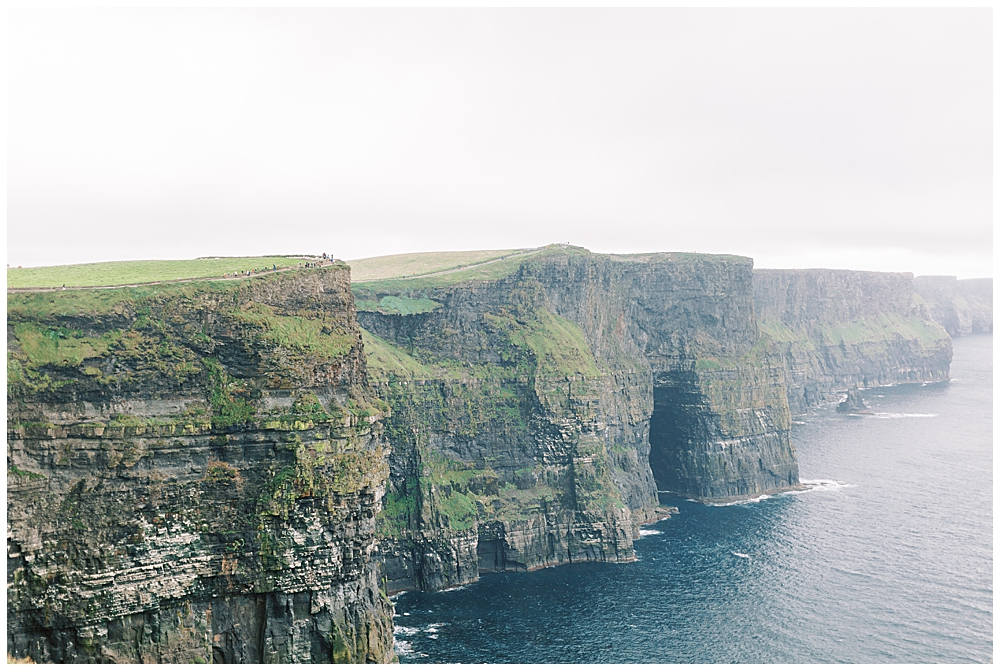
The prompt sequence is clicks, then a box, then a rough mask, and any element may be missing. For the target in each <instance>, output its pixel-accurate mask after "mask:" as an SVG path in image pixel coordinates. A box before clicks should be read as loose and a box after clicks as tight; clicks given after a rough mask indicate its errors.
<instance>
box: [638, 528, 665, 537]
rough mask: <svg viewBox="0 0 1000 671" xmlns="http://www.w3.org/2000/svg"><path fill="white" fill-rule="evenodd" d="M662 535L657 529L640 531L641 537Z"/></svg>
mask: <svg viewBox="0 0 1000 671" xmlns="http://www.w3.org/2000/svg"><path fill="white" fill-rule="evenodd" d="M662 533H663V532H662V531H658V530H657V529H639V536H659V535H660V534H662Z"/></svg>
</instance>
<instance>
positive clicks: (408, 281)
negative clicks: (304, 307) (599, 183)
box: [352, 245, 590, 295]
mask: <svg viewBox="0 0 1000 671" xmlns="http://www.w3.org/2000/svg"><path fill="white" fill-rule="evenodd" d="M517 251H519V252H521V253H516V254H514V253H512V254H511V256H509V257H507V258H502V259H501V260H497V261H494V262H493V263H483V262H480V264H481V265H475V266H472V267H471V268H468V267H464V266H460V267H458V268H455V269H454V270H451V271H446V272H441V273H440V274H435V275H430V276H427V275H425V276H422V277H406V278H404V277H398V276H392V275H390V274H389V272H388V271H387V272H384V273H382V279H378V280H359V279H357V278H356V277H354V276H353V275H352V280H353V284H354V285H355V286H356V288H358V289H362V290H365V291H367V292H371V293H372V294H375V295H385V294H394V293H397V292H406V291H414V290H418V291H419V290H421V289H432V288H434V287H444V286H451V285H454V284H459V283H461V282H472V281H476V280H498V279H501V278H504V277H506V276H508V275H510V274H511V273H514V272H516V271H517V269H518V268H520V267H521V264H522V263H524V262H525V261H528V260H530V259H536V258H541V257H544V256H552V255H559V254H562V255H565V254H571V255H574V254H589V253H590V252H588V251H587V250H586V249H583V248H582V247H562V246H560V245H548V246H546V247H539V248H538V249H531V250H515V252H517ZM381 258H386V259H388V258H391V257H381ZM376 260H377V259H370V261H372V262H373V263H374V262H375V261H376ZM352 268H353V265H352Z"/></svg>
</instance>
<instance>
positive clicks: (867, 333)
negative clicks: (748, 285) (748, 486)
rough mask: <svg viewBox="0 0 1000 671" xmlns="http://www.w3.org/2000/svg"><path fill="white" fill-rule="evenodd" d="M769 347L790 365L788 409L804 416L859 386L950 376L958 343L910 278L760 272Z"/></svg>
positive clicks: (757, 290) (759, 304)
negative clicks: (936, 320) (952, 341)
mask: <svg viewBox="0 0 1000 671" xmlns="http://www.w3.org/2000/svg"><path fill="white" fill-rule="evenodd" d="M753 285H754V301H755V306H756V310H757V318H758V322H759V324H760V329H761V333H762V334H763V336H764V340H765V341H766V343H767V347H768V349H770V350H772V351H774V352H777V353H778V354H779V355H780V356H781V357H782V358H783V359H784V361H785V370H786V372H785V378H786V384H787V393H788V405H789V407H790V408H791V410H792V412H795V413H799V412H804V411H806V410H807V409H809V408H811V407H815V406H817V405H820V404H825V403H833V402H839V401H841V400H843V398H844V396H843V394H844V393H846V392H847V390H848V389H849V388H851V387H853V386H857V387H859V388H865V387H875V386H879V385H888V384H902V383H914V382H941V381H944V380H947V379H948V371H949V367H950V365H951V354H952V350H951V339H950V338H949V337H948V333H947V332H946V331H945V329H944V328H943V327H942V326H941V325H940V324H938V323H937V322H935V321H934V320H933V319H932V317H931V314H930V312H929V311H928V310H927V307H926V306H925V305H924V304H923V301H921V300H920V297H919V296H917V295H916V294H915V293H914V291H913V276H912V275H911V274H910V273H878V272H864V271H853V270H763V269H759V270H755V271H754V280H753Z"/></svg>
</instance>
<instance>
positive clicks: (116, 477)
mask: <svg viewBox="0 0 1000 671" xmlns="http://www.w3.org/2000/svg"><path fill="white" fill-rule="evenodd" d="M7 317H8V331H7V343H8V388H7V412H8V426H7V430H8V434H7V502H8V503H7V519H8V532H7V645H8V652H9V653H10V654H11V655H13V656H14V657H17V658H23V657H30V658H31V659H32V660H34V661H36V662H206V661H214V662H224V663H230V662H330V661H349V662H364V661H369V662H388V661H391V660H392V659H393V652H392V619H391V618H392V606H391V604H390V603H389V601H388V600H387V599H386V597H385V595H384V593H382V592H380V591H379V586H378V584H377V575H376V572H377V567H376V563H375V560H374V558H373V556H372V552H373V549H374V543H375V536H374V532H375V519H374V518H375V514H376V513H377V511H378V510H379V507H380V503H381V500H382V497H383V492H384V487H385V479H386V476H387V474H388V468H387V465H386V460H385V454H386V450H387V446H386V443H385V440H384V437H383V436H382V433H381V417H382V414H383V412H384V410H385V406H384V404H382V403H381V402H380V401H379V400H378V399H377V398H376V397H375V396H374V395H373V394H372V392H371V391H370V389H369V387H368V386H367V384H366V381H365V364H364V354H363V350H362V344H361V338H360V333H359V331H358V327H357V322H356V320H355V315H354V302H353V299H352V297H351V292H350V276H349V269H348V268H347V266H346V265H343V264H341V265H340V266H336V267H328V268H324V269H322V270H313V271H299V272H288V273H282V274H279V275H275V276H273V277H267V278H258V279H252V280H246V281H239V282H237V281H232V282H199V283H191V284H177V285H160V286H157V287H151V288H145V289H143V288H136V289H120V290H106V291H68V292H61V291H60V292H48V293H25V294H9V295H8V303H7Z"/></svg>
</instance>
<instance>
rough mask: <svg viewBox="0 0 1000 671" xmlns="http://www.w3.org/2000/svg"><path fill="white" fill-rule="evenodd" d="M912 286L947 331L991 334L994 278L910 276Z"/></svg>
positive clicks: (964, 333) (957, 333)
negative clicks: (962, 278) (911, 277)
mask: <svg viewBox="0 0 1000 671" xmlns="http://www.w3.org/2000/svg"><path fill="white" fill-rule="evenodd" d="M913 289H914V291H916V293H917V294H919V295H920V298H921V299H923V301H924V303H925V304H926V305H927V308H928V309H929V310H930V314H931V316H932V317H933V318H934V320H935V321H936V322H938V323H939V324H941V325H942V326H944V328H945V329H946V330H947V331H948V333H949V334H951V335H953V336H960V335H967V334H969V333H993V278H990V277H986V278H981V279H974V280H960V279H958V278H956V277H955V276H954V275H923V276H920V277H915V278H913Z"/></svg>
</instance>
